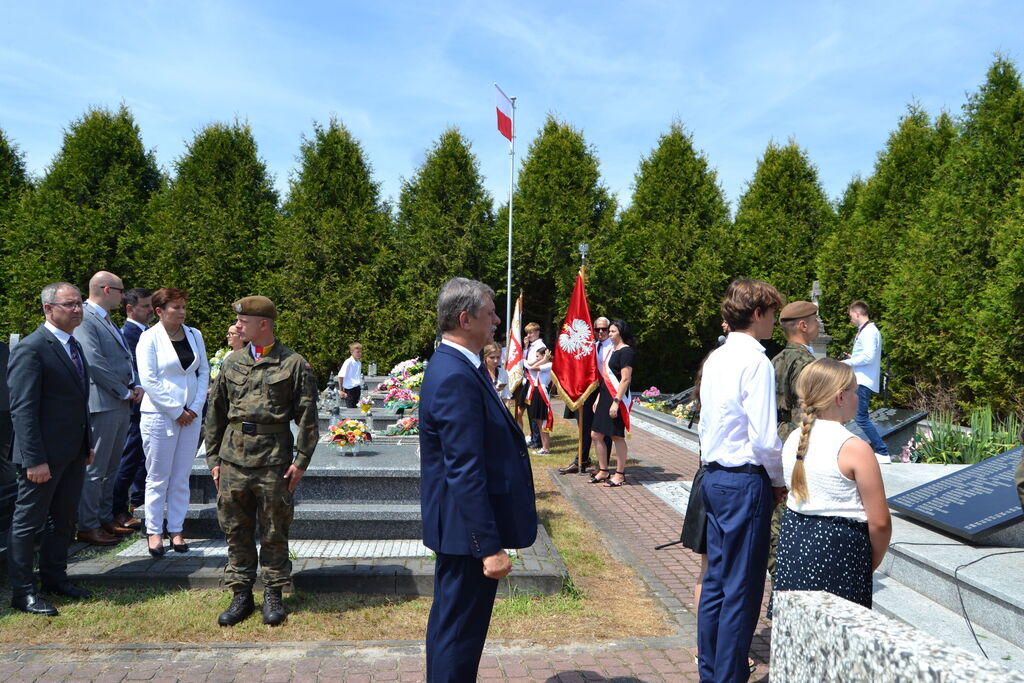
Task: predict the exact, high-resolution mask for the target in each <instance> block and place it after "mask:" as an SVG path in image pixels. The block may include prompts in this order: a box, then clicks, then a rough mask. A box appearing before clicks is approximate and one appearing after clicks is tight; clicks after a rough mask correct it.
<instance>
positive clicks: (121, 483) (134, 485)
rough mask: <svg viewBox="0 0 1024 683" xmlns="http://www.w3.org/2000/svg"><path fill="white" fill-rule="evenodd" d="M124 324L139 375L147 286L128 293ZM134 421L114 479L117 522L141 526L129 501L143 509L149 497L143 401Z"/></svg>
mask: <svg viewBox="0 0 1024 683" xmlns="http://www.w3.org/2000/svg"><path fill="white" fill-rule="evenodd" d="M124 312H125V320H124V325H122V326H121V335H122V336H123V337H124V340H125V341H126V342H128V349H129V350H130V351H131V352H132V367H133V368H135V374H138V372H139V364H138V361H136V359H135V347H136V346H138V345H139V337H141V336H142V333H143V332H145V331H146V329H147V328H148V327H149V321H150V320H151V319H152V318H153V292H151V291H149V290H148V289H145V288H144V287H132V288H131V289H129V290H128V291H127V292H125V293H124ZM131 407H132V413H131V421H130V422H129V423H128V439H127V440H126V441H125V444H124V453H122V454H121V464H120V465H118V468H117V479H115V480H114V508H113V513H114V519H113V522H114V525H115V526H119V527H123V528H126V529H141V528H142V523H141V522H140V521H139V520H137V519H135V517H133V516H132V515H131V512H130V511H129V509H128V504H129V503H131V506H132V507H134V508H141V507H142V504H143V503H144V502H145V496H146V454H145V453H144V452H143V450H142V431H141V429H140V425H141V421H142V412H141V411H140V410H139V408H140V404H138V403H133V404H132V406H131Z"/></svg>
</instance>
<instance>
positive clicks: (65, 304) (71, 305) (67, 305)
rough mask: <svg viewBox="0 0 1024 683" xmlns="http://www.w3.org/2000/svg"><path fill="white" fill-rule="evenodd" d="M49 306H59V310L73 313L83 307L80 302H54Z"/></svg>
mask: <svg viewBox="0 0 1024 683" xmlns="http://www.w3.org/2000/svg"><path fill="white" fill-rule="evenodd" d="M50 305H51V306H60V307H61V308H66V309H67V310H69V311H73V310H75V309H76V308H81V307H82V306H83V303H82V302H81V301H54V302H53V303H52V304H50Z"/></svg>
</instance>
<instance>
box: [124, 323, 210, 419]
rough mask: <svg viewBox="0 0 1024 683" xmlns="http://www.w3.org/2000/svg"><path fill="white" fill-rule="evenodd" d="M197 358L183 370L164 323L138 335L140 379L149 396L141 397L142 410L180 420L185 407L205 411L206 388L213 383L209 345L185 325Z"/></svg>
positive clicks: (200, 412)
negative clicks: (207, 357) (207, 355)
mask: <svg viewBox="0 0 1024 683" xmlns="http://www.w3.org/2000/svg"><path fill="white" fill-rule="evenodd" d="M182 328H183V329H184V330H185V339H187V340H188V344H189V346H191V347H192V352H193V353H194V354H195V359H194V360H193V361H192V363H191V364H190V365H189V366H188V367H187V368H185V369H182V367H181V362H180V361H179V360H178V354H177V352H176V351H175V350H174V345H173V344H171V338H170V337H168V336H167V331H166V330H165V329H164V326H163V325H161V324H159V323H158V324H156V325H153V327H151V328H149V329H148V330H146V331H145V332H143V333H142V336H140V337H139V345H138V346H137V347H136V348H135V356H136V358H137V359H138V363H139V381H140V383H141V384H142V388H143V389H144V390H145V391H146V395H145V396H144V397H143V398H142V412H144V413H164V414H165V415H167V417H169V418H170V419H172V420H174V419H177V418H178V417H179V416H180V415H181V414H182V412H184V410H185V408H189V409H190V410H191V411H192V412H194V413H195V414H196V415H202V414H203V404H205V403H206V389H207V387H209V385H210V363H209V361H208V360H207V359H206V344H204V343H203V335H202V334H201V333H200V332H199V330H197V329H195V328H194V327H189V326H188V325H182Z"/></svg>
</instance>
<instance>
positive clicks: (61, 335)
mask: <svg viewBox="0 0 1024 683" xmlns="http://www.w3.org/2000/svg"><path fill="white" fill-rule="evenodd" d="M43 325H44V326H45V327H46V329H48V330H49V331H50V334H52V335H53V336H54V337H56V338H57V341H59V342H60V345H61V346H62V347H64V353H66V354H68V358H71V345H70V344H69V343H68V342H70V341H71V335H70V334H68V333H67V332H65V331H64V330H61V329H58V328H57V326H55V325H53V324H52V323H50V321H49V320H47V321H46V322H45V323H43Z"/></svg>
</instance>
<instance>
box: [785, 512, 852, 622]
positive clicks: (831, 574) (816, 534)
mask: <svg viewBox="0 0 1024 683" xmlns="http://www.w3.org/2000/svg"><path fill="white" fill-rule="evenodd" d="M775 591H827V592H829V593H832V594H833V595H838V596H839V597H841V598H845V599H846V600H849V601H851V602H855V603H857V604H859V605H864V606H865V607H867V608H868V609H870V608H871V541H870V539H869V538H868V525H867V524H866V523H865V522H860V521H858V520H854V519H846V518H844V517H822V516H820V515H801V514H800V513H798V512H793V511H792V510H790V509H788V508H787V509H786V512H785V514H784V515H783V516H782V528H781V530H780V531H779V549H778V555H777V559H776V561H775V576H774V577H773V578H772V597H773V598H774V592H775ZM771 613H772V604H771V601H769V604H768V618H769V619H770V618H771V616H772V614H771Z"/></svg>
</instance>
